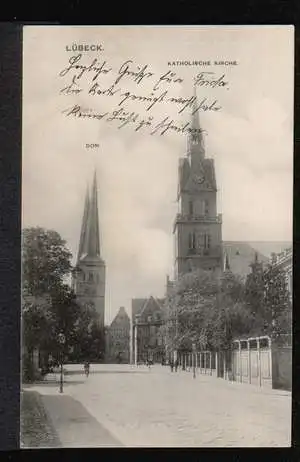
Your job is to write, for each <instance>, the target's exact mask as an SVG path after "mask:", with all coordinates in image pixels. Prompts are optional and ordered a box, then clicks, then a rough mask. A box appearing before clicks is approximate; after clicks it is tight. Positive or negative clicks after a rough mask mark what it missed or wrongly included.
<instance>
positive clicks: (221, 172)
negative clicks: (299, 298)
mask: <svg viewBox="0 0 300 462" xmlns="http://www.w3.org/2000/svg"><path fill="white" fill-rule="evenodd" d="M293 87H294V28H293V27H292V26H281V25H278V26H267V25H265V26H264V25H263V26H48V25H47V26H45V25H41V26H35V25H28V26H24V28H23V95H22V105H23V116H22V120H23V122H22V132H23V133H22V289H21V290H22V384H21V429H20V432H21V446H22V447H23V448H41V447H43V448H48V447H63V448H68V447H105V446H109V447H276V446H279V447H282V446H290V445H291V392H292V290H293V288H292V258H293V249H292V226H293V219H292V217H293V212H292V211H293V123H294V120H293V117H294V116H293V106H294V92H293Z"/></svg>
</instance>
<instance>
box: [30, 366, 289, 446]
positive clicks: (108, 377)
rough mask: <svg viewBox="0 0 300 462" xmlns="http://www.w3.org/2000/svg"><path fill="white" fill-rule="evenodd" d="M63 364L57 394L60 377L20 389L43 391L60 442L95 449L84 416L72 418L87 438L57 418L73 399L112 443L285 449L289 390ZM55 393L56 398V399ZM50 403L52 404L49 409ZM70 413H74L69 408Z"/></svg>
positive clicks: (159, 371) (161, 370)
mask: <svg viewBox="0 0 300 462" xmlns="http://www.w3.org/2000/svg"><path fill="white" fill-rule="evenodd" d="M66 369H67V374H66V376H65V384H64V394H63V395H61V394H59V391H58V390H59V384H58V379H57V386H56V384H51V383H49V384H47V383H46V384H38V385H31V386H30V387H28V386H27V387H26V388H30V389H31V390H35V391H38V392H39V393H41V394H42V395H45V396H44V397H45V403H46V404H45V405H46V406H47V407H48V413H49V414H50V415H51V419H52V422H53V424H54V426H56V427H57V426H59V428H58V429H57V431H58V435H59V437H60V439H61V441H62V445H68V446H86V445H91V446H92V445H94V446H99V444H97V434H98V433H97V432H99V430H97V431H96V429H95V431H93V432H91V431H89V429H88V423H87V422H88V419H87V417H85V418H84V419H83V417H81V418H78V423H80V422H81V427H82V421H83V420H84V421H85V432H86V435H88V438H89V441H88V443H87V442H86V440H84V438H85V437H84V436H83V434H84V432H83V430H82V428H81V430H80V425H79V426H78V427H77V428H78V437H76V435H75V433H76V431H75V430H74V428H75V427H72V428H73V430H72V432H71V430H70V427H69V430H68V419H69V417H68V418H67V417H65V418H64V419H63V416H60V415H59V413H63V412H65V411H64V410H63V409H64V406H61V405H60V404H56V405H55V402H56V403H59V401H58V399H60V402H61V403H62V399H64V400H65V401H66V400H68V399H69V401H70V400H71V398H73V399H74V400H76V403H77V404H76V406H77V407H78V406H81V407H82V409H84V411H85V412H86V411H87V412H86V415H90V421H91V422H92V421H93V422H96V423H97V424H98V423H99V424H100V425H101V426H102V427H103V428H104V429H105V431H107V432H109V433H110V435H111V436H110V438H111V441H115V443H114V444H115V445H118V444H119V445H122V446H127V447H141V446H147V447H174V446H177V447H251V446H252V447H263V446H264V447H267V446H271V447H275V446H279V447H283V446H290V440H291V394H290V393H289V392H284V391H275V390H271V389H260V388H257V387H256V386H251V385H246V384H239V383H231V382H228V381H225V380H223V379H220V378H219V379H217V378H215V377H211V376H208V375H207V376H206V375H200V374H197V376H196V378H195V379H193V377H192V372H186V371H181V370H180V371H179V372H177V373H175V372H173V373H171V371H170V369H169V368H168V367H162V366H153V367H151V369H150V370H149V369H148V368H147V367H146V366H138V367H136V366H131V365H91V374H90V376H89V377H88V378H86V377H85V376H84V374H83V366H80V365H69V366H66ZM49 395H51V397H50V396H49ZM55 396H57V397H59V398H57V399H56V400H55V398H54V397H55ZM47 399H48V401H47ZM51 400H52V401H51ZM71 402H72V401H70V403H71ZM47 403H48V404H47ZM74 403H75V401H74ZM53 406H56V409H55V411H54V407H53ZM68 406H69V408H70V406H71V407H72V404H68ZM68 412H69V414H70V416H72V412H71V411H68ZM74 412H75V411H74ZM81 412H82V411H81ZM70 418H71V417H70ZM73 421H75V417H74V418H73ZM63 422H64V423H63ZM91 425H92V424H91ZM93 425H94V424H93ZM103 431H104V430H103ZM66 432H69V433H72V438H73V440H72V441H73V442H70V440H69V439H68V438H69V437H67V436H65V437H64V434H65V435H66V434H67V433H66ZM92 434H93V435H94V436H91V435H92ZM64 438H65V439H64ZM80 438H81V440H80ZM107 444H109V443H107ZM112 445H113V444H112Z"/></svg>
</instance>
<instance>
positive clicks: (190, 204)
mask: <svg viewBox="0 0 300 462" xmlns="http://www.w3.org/2000/svg"><path fill="white" fill-rule="evenodd" d="M193 214H194V204H193V201H189V215H193Z"/></svg>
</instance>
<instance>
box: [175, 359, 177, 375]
mask: <svg viewBox="0 0 300 462" xmlns="http://www.w3.org/2000/svg"><path fill="white" fill-rule="evenodd" d="M177 369H178V359H176V361H175V372H177Z"/></svg>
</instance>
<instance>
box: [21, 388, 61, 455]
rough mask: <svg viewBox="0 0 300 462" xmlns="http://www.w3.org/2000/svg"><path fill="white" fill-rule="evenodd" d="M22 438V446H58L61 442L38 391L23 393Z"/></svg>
mask: <svg viewBox="0 0 300 462" xmlns="http://www.w3.org/2000/svg"><path fill="white" fill-rule="evenodd" d="M20 427H21V428H20V437H21V438H20V439H21V447H22V448H58V447H61V442H60V440H59V437H58V435H57V433H56V431H55V428H54V426H53V425H52V422H51V420H50V418H49V415H48V414H47V412H46V411H45V408H44V405H43V401H42V396H41V395H40V394H39V393H38V392H36V391H29V390H27V391H23V392H22V393H21V412H20Z"/></svg>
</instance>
